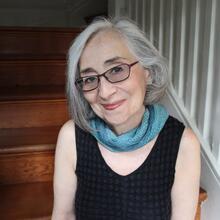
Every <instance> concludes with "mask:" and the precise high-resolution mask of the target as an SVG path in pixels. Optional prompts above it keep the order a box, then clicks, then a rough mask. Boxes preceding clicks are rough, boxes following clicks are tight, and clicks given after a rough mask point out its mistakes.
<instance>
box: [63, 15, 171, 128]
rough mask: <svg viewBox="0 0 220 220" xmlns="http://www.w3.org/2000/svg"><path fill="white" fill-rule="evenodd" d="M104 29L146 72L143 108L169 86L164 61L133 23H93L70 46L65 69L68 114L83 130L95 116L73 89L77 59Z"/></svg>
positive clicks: (119, 19)
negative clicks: (122, 43) (114, 35)
mask: <svg viewBox="0 0 220 220" xmlns="http://www.w3.org/2000/svg"><path fill="white" fill-rule="evenodd" d="M105 30H111V31H114V32H117V33H118V34H119V35H120V36H121V37H122V39H124V40H125V43H126V44H127V46H128V48H129V50H130V51H131V53H132V54H133V55H134V56H135V57H136V58H137V60H138V61H139V63H140V64H141V65H142V66H143V67H144V68H146V69H148V70H149V73H150V75H149V76H150V77H149V78H148V79H150V80H149V82H148V83H147V85H146V88H147V89H146V94H145V100H144V105H145V106H146V105H150V104H154V103H156V102H158V101H159V100H160V99H161V98H162V96H163V95H164V93H165V90H166V88H167V85H168V68H167V62H166V60H165V59H164V58H163V57H162V56H161V55H160V54H159V52H158V51H157V49H156V48H155V47H154V46H153V45H152V43H151V42H150V41H149V40H148V39H147V37H146V36H145V34H144V33H143V32H142V31H141V30H140V29H139V28H138V27H137V25H136V24H135V23H134V22H133V21H130V20H128V19H125V18H117V19H116V18H115V19H106V18H98V19H96V20H94V21H93V22H92V23H91V24H90V25H89V26H88V27H87V28H86V29H85V30H83V31H82V32H81V33H80V34H79V35H78V36H77V37H76V39H75V40H74V42H73V44H72V46H71V47H70V49H69V57H68V69H67V85H66V92H67V98H68V104H69V110H70V114H71V117H72V118H73V120H74V122H75V123H76V124H77V125H78V126H79V127H81V128H82V129H84V130H86V131H91V128H90V126H89V119H91V118H92V117H94V115H95V114H94V112H93V110H92V109H91V107H90V105H89V103H88V102H87V101H86V100H85V98H84V95H83V92H82V91H80V90H78V89H77V87H76V86H75V80H76V79H77V78H78V77H79V60H80V57H81V55H82V52H83V50H84V48H85V46H86V44H87V42H88V41H89V40H90V39H91V38H92V37H93V36H94V35H96V34H97V33H98V32H100V31H105Z"/></svg>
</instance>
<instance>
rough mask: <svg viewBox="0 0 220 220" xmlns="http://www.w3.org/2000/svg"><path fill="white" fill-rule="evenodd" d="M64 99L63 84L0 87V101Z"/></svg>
mask: <svg viewBox="0 0 220 220" xmlns="http://www.w3.org/2000/svg"><path fill="white" fill-rule="evenodd" d="M49 99H65V86H64V85H60V86H59V85H53V86H15V87H0V101H20V100H49Z"/></svg>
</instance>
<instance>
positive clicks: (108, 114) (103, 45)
mask: <svg viewBox="0 0 220 220" xmlns="http://www.w3.org/2000/svg"><path fill="white" fill-rule="evenodd" d="M135 61H137V60H136V58H135V57H134V56H133V55H132V54H131V52H130V51H129V49H128V48H127V46H126V44H125V42H124V41H123V39H122V38H121V37H120V36H119V35H118V34H117V33H115V32H111V31H103V32H99V33H98V34H97V35H95V36H94V37H93V38H92V39H91V40H90V41H89V42H88V43H87V45H86V47H85V49H84V51H83V53H82V56H81V59H80V72H81V71H83V70H85V69H86V70H87V71H86V72H82V73H81V76H87V75H89V74H90V75H91V74H94V73H95V74H102V73H103V72H105V71H106V70H108V69H110V68H112V67H115V66H117V65H120V64H122V63H126V64H131V63H133V62H135ZM148 74H149V72H148V71H147V70H146V69H144V68H143V67H142V66H141V65H140V64H139V63H137V64H135V65H134V66H132V67H131V69H130V77H129V78H128V79H126V80H125V81H122V82H118V83H114V84H112V83H110V82H108V81H107V80H106V79H105V78H104V77H100V82H99V87H98V88H97V89H95V90H92V91H89V92H84V97H85V99H86V100H87V101H88V102H89V104H90V105H91V108H92V109H93V111H94V112H95V114H96V115H97V116H99V117H100V118H102V119H103V120H104V121H105V122H106V123H108V124H109V125H110V126H111V127H112V129H113V130H114V131H115V132H116V133H117V134H121V133H124V132H126V131H128V130H130V129H132V128H134V127H137V126H138V124H139V123H140V121H141V119H142V116H143V112H144V110H145V107H144V104H143V102H144V97H145V91H146V85H147V78H148Z"/></svg>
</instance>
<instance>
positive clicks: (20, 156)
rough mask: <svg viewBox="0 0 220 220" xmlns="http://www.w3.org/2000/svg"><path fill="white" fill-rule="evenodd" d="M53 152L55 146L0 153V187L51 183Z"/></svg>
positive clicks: (35, 146)
mask: <svg viewBox="0 0 220 220" xmlns="http://www.w3.org/2000/svg"><path fill="white" fill-rule="evenodd" d="M54 152H55V144H52V145H45V144H42V145H31V146H23V147H19V148H18V147H14V148H11V149H6V150H3V151H0V185H10V184H21V183H33V182H46V181H52V179H53V169H54ZM0 219H1V218H0Z"/></svg>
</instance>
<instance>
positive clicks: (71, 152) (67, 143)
mask: <svg viewBox="0 0 220 220" xmlns="http://www.w3.org/2000/svg"><path fill="white" fill-rule="evenodd" d="M56 157H63V158H64V157H65V158H66V159H67V160H69V161H71V163H74V161H75V160H76V144H75V124H74V122H73V120H69V121H67V122H66V123H65V124H64V125H63V126H62V127H61V129H60V131H59V135H58V139H57V145H56Z"/></svg>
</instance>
